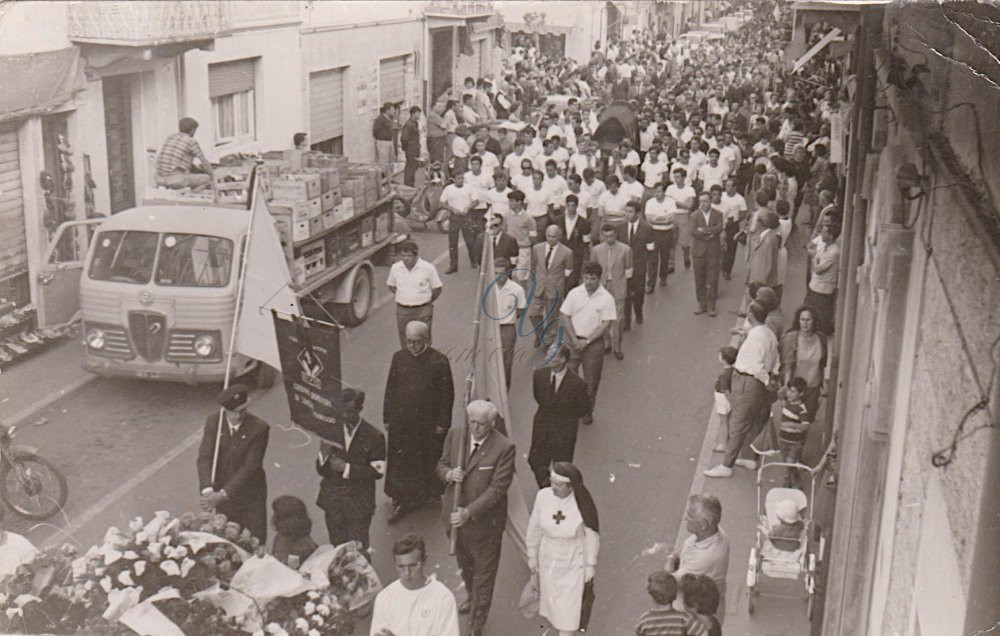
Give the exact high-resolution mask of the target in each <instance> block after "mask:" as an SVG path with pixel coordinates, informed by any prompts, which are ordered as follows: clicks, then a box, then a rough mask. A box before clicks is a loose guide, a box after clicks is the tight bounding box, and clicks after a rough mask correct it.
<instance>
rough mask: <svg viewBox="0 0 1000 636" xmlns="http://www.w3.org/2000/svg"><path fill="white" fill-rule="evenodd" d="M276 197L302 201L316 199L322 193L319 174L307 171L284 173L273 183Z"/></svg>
mask: <svg viewBox="0 0 1000 636" xmlns="http://www.w3.org/2000/svg"><path fill="white" fill-rule="evenodd" d="M271 191H272V192H273V193H274V198H275V199H291V200H293V201H302V200H309V199H315V198H316V197H318V196H320V195H321V194H322V190H321V183H320V178H319V175H316V174H309V173H305V172H289V173H287V174H283V175H281V176H280V177H278V178H277V179H275V180H274V182H273V183H272V184H271Z"/></svg>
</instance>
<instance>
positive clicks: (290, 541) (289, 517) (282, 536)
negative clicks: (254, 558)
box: [271, 495, 317, 568]
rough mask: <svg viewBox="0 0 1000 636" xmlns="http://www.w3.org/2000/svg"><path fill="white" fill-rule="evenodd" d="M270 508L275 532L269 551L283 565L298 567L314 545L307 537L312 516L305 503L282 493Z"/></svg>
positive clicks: (309, 537) (313, 550)
mask: <svg viewBox="0 0 1000 636" xmlns="http://www.w3.org/2000/svg"><path fill="white" fill-rule="evenodd" d="M271 511H272V514H271V525H272V526H273V527H274V532H275V536H274V544H273V545H272V546H271V554H272V555H274V558H276V559H278V560H279V561H281V562H282V563H284V564H285V565H287V566H289V567H291V568H298V567H299V566H300V565H302V562H303V561H305V560H306V559H308V558H309V555H311V554H312V553H313V552H315V551H316V547H317V546H316V542H315V541H313V540H312V537H311V536H309V533H311V532H312V519H310V518H309V512H308V511H307V510H306V504H305V502H303V501H302V500H301V499H299V498H298V497H292V496H291V495H283V496H281V497H278V498H277V499H275V500H274V501H272V502H271Z"/></svg>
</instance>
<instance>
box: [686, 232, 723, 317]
mask: <svg viewBox="0 0 1000 636" xmlns="http://www.w3.org/2000/svg"><path fill="white" fill-rule="evenodd" d="M713 240H717V239H713ZM720 256H721V255H720V254H718V253H712V252H711V251H710V252H708V253H706V254H705V255H704V256H695V257H694V258H693V261H694V291H695V296H696V297H697V298H698V306H699V307H701V308H702V309H709V310H711V311H715V298H716V296H718V294H719V267H720V265H721V264H722V263H721V260H722V259H721V258H720Z"/></svg>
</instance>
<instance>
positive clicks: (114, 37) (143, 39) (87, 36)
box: [69, 0, 231, 46]
mask: <svg viewBox="0 0 1000 636" xmlns="http://www.w3.org/2000/svg"><path fill="white" fill-rule="evenodd" d="M230 30H231V21H230V17H229V3H227V2H217V1H214V0H188V1H186V2H176V1H165V0H147V1H145V2H110V1H109V2H93V1H90V0H87V1H84V2H76V3H74V4H72V5H70V7H69V38H70V39H71V40H73V41H76V42H90V43H95V44H113V45H120V46H153V45H158V44H169V43H173V42H191V41H194V40H210V39H212V38H214V37H217V36H221V35H225V34H227V33H229V32H230Z"/></svg>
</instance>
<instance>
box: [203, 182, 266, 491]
mask: <svg viewBox="0 0 1000 636" xmlns="http://www.w3.org/2000/svg"><path fill="white" fill-rule="evenodd" d="M257 170H259V166H254V167H253V170H251V171H250V192H249V193H248V194H249V195H250V196H248V197H247V207H248V209H249V210H250V220H249V221H247V235H246V239H244V241H243V246H244V247H243V262H242V263H240V278H239V282H238V283H237V284H236V311H234V312H233V326H232V329H231V330H230V332H229V352H228V353H227V354H226V375H225V377H224V378H223V380H222V388H223V389H227V388H229V380H230V376H231V375H232V372H233V354H234V353H236V328H237V326H238V325H239V322H240V311H241V310H242V309H243V307H242V306H243V289H244V288H245V287H246V274H247V263H248V262H249V261H250V235H251V234H252V233H253V216H254V214H255V206H254V203H256V201H257V190H258V188H257ZM225 412H226V410H225V409H224V408H222V407H221V406H220V407H219V425H218V426H216V427H215V452H214V453H213V454H212V487H213V489H214V487H215V474H216V472H217V471H218V468H219V445H220V444H221V442H222V418H223V416H224V414H225Z"/></svg>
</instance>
